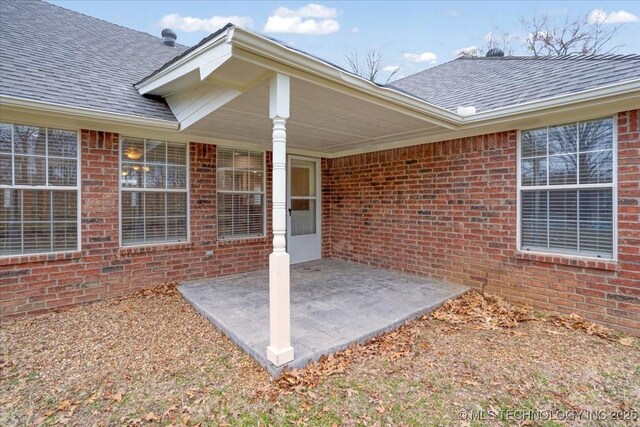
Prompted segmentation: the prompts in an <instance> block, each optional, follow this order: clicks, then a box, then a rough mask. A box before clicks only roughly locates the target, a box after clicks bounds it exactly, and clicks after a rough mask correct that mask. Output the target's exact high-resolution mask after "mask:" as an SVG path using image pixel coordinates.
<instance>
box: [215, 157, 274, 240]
mask: <svg viewBox="0 0 640 427" xmlns="http://www.w3.org/2000/svg"><path fill="white" fill-rule="evenodd" d="M216 163H217V165H216V169H217V192H218V215H217V216H218V238H220V239H228V238H240V237H251V236H263V235H264V209H265V206H264V153H262V152H255V151H248V150H237V149H231V148H223V147H218V151H217V162H216Z"/></svg>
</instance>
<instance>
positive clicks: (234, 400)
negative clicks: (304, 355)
mask: <svg viewBox="0 0 640 427" xmlns="http://www.w3.org/2000/svg"><path fill="white" fill-rule="evenodd" d="M638 410H640V342H639V340H638V339H636V338H633V337H629V336H625V335H620V334H617V333H614V332H612V331H609V330H606V329H604V328H602V327H598V326H597V325H593V324H590V323H588V322H585V321H583V320H582V319H581V318H579V317H577V316H573V317H558V316H554V315H551V314H549V313H545V312H540V311H533V310H531V309H529V308H528V307H517V306H511V305H509V304H507V303H505V302H504V301H502V300H501V299H499V298H496V297H492V296H484V295H482V294H479V293H476V292H472V293H469V294H467V295H465V296H463V297H461V298H459V299H458V300H455V301H453V302H450V303H449V304H447V305H446V306H444V307H443V308H441V309H440V310H438V311H437V312H436V313H435V314H433V315H430V316H425V317H424V318H422V319H418V320H415V321H412V322H409V323H408V324H406V325H404V326H403V327H401V328H400V329H399V330H396V331H394V332H391V333H389V334H386V335H383V336H382V337H378V338H376V339H374V340H372V341H370V342H369V343H367V344H365V345H360V346H355V347H352V348H350V349H348V350H346V351H344V352H341V353H338V354H336V355H335V356H331V357H329V358H325V359H324V360H322V361H321V362H319V363H316V364H313V365H310V366H309V367H307V368H305V369H302V370H299V371H294V372H289V373H287V374H286V375H284V376H283V377H282V378H281V379H280V380H278V381H274V380H272V379H271V377H270V376H269V375H268V374H267V373H266V372H265V371H264V370H263V369H262V368H261V367H260V366H259V365H257V364H256V363H255V362H254V361H253V359H251V358H250V357H249V356H247V355H245V354H244V353H243V352H242V351H241V350H240V349H239V348H238V347H237V346H236V345H235V344H233V343H232V342H231V341H229V340H228V339H227V338H226V337H225V336H224V335H222V334H221V333H220V332H219V331H218V330H217V329H215V328H214V327H213V326H212V325H211V324H209V323H208V322H207V321H206V320H205V319H204V318H202V317H201V316H200V315H198V314H197V313H196V312H195V311H193V310H192V309H191V307H190V306H189V305H188V304H187V303H186V302H185V301H184V300H183V299H182V298H181V297H180V295H179V294H178V293H177V292H176V290H175V288H174V287H173V286H172V285H163V286H162V287H159V288H156V289H154V290H153V291H143V292H141V293H139V294H137V295H134V296H131V297H127V298H122V299H119V300H114V301H106V302H101V303H95V304H90V305H85V306H81V307H77V308H74V309H72V310H68V311H64V312H60V313H52V314H48V315H44V316H40V317H35V318H29V319H25V320H18V321H10V322H5V323H3V324H1V325H0V425H2V426H22V425H61V424H64V425H77V426H94V425H96V426H102V425H176V426H177V425H322V426H325V425H326V426H332V425H346V426H351V425H366V426H373V425H379V426H387V425H391V426H396V425H421V426H422V425H456V426H457V425H463V426H476V425H478V426H479V425H533V426H537V425H541V426H557V425H571V426H573V425H638V423H640V422H638V421H633V418H634V417H638ZM473 417H475V418H478V417H480V418H482V419H480V420H475V419H472V418H473ZM616 417H617V418H626V420H616V419H614V418H616ZM636 419H637V418H636Z"/></svg>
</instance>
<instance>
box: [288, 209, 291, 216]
mask: <svg viewBox="0 0 640 427" xmlns="http://www.w3.org/2000/svg"><path fill="white" fill-rule="evenodd" d="M288 211H289V216H291V208H289V209H288Z"/></svg>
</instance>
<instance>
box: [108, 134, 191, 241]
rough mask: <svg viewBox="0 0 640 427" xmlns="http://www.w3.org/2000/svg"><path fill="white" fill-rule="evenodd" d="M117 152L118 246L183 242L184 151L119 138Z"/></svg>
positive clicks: (186, 179) (163, 144)
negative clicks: (120, 242)
mask: <svg viewBox="0 0 640 427" xmlns="http://www.w3.org/2000/svg"><path fill="white" fill-rule="evenodd" d="M120 147H121V150H120V151H121V153H120V159H121V162H120V215H121V217H120V228H121V231H120V236H121V240H122V245H123V246H130V245H145V244H154V243H169V242H185V241H187V230H188V223H187V222H188V218H187V211H188V190H187V185H188V182H189V171H188V159H187V155H188V153H187V145H186V144H181V143H173V142H167V141H158V140H152V139H141V138H131V137H123V138H122V143H121V144H120Z"/></svg>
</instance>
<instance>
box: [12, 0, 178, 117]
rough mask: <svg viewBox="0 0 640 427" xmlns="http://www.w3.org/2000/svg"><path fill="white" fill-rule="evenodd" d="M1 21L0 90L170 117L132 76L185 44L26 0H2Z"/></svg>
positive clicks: (138, 76)
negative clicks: (166, 41)
mask: <svg viewBox="0 0 640 427" xmlns="http://www.w3.org/2000/svg"><path fill="white" fill-rule="evenodd" d="M0 28H2V31H1V32H0V94H2V95H8V96H15V97H19V98H26V99H31V100H37V101H44V102H49V103H54V104H62V105H68V106H74V107H84V108H90V109H95V110H101V111H109V112H115V113H121V114H126V115H134V116H141V117H148V118H156V119H163V120H171V121H176V119H175V117H174V115H173V113H172V112H171V110H170V109H169V107H168V106H167V105H166V103H165V102H164V101H163V100H158V99H153V98H148V97H143V96H141V95H140V94H139V93H138V91H137V90H136V89H135V88H134V86H133V84H134V83H135V82H137V81H138V80H140V79H142V78H143V77H144V76H146V75H147V74H149V73H150V72H151V71H153V70H155V69H156V68H158V67H160V66H161V65H162V64H164V63H166V62H167V61H169V60H170V59H171V58H173V57H174V56H176V55H178V54H180V53H181V52H183V51H185V50H186V49H187V48H186V47H185V46H181V45H176V47H175V48H172V47H169V46H166V45H164V44H163V43H162V39H161V38H160V37H154V36H152V35H150V34H146V33H142V32H139V31H135V30H131V29H129V28H125V27H121V26H119V25H116V24H112V23H110V22H106V21H102V20H100V19H96V18H93V17H90V16H87V15H83V14H80V13H77V12H73V11H71V10H68V9H64V8H62V7H58V6H54V5H52V4H49V3H45V2H42V1H33V0H30V1H16V0H2V1H1V2H0Z"/></svg>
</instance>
